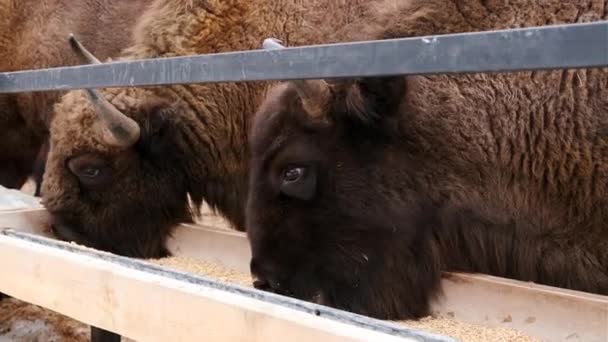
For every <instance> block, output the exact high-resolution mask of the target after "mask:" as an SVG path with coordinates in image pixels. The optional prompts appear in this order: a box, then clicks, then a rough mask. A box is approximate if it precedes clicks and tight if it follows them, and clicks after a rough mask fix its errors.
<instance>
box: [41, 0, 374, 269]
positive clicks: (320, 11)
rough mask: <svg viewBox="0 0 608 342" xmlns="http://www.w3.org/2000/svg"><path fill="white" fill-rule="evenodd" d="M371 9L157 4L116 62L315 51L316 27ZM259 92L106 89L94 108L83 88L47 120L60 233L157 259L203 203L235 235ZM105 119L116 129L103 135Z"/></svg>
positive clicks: (328, 1) (239, 88)
mask: <svg viewBox="0 0 608 342" xmlns="http://www.w3.org/2000/svg"><path fill="white" fill-rule="evenodd" d="M368 2H369V1H365V0H356V1H352V0H340V1H336V0H313V1H305V2H302V1H281V2H276V1H274V0H262V1H250V0H238V1H236V0H222V1H220V0H207V1H202V0H157V1H155V2H154V3H153V4H152V5H151V7H150V9H149V10H148V11H146V12H145V13H144V14H143V15H142V19H141V20H140V22H139V23H138V24H137V26H136V29H135V33H134V39H135V43H134V44H133V46H131V47H129V48H128V49H126V50H125V52H124V54H123V55H122V57H121V58H122V59H125V60H126V59H139V58H156V57H170V56H177V55H193V54H203V53H213V52H225V51H235V50H250V49H259V44H260V40H261V39H262V37H266V36H269V35H271V36H276V37H278V38H281V39H283V40H284V41H285V42H286V43H287V44H294V45H302V44H309V43H321V42H323V41H324V40H325V37H324V36H323V35H320V34H318V32H320V31H321V28H322V27H327V26H328V25H331V26H333V25H338V26H342V25H345V24H346V23H348V22H350V21H352V20H353V19H354V18H356V17H358V16H361V15H363V13H364V12H365V10H364V9H363V7H362V6H360V4H361V3H368ZM83 45H84V46H85V47H86V46H87V44H86V42H83ZM267 87H268V85H267V83H265V82H257V83H239V84H237V83H230V84H197V85H174V86H166V87H141V88H120V89H105V90H102V91H100V92H99V93H98V94H100V95H95V96H93V97H94V98H95V97H96V98H97V99H98V100H99V101H97V100H95V101H96V102H97V103H98V105H93V104H92V102H91V98H90V97H89V95H90V94H89V95H87V92H85V91H72V92H69V93H68V94H66V95H65V96H64V97H63V98H62V101H61V102H60V103H58V104H57V106H56V107H55V115H54V117H53V120H52V122H51V128H50V131H51V134H50V142H51V144H50V151H49V157H48V161H47V169H46V174H45V180H44V184H43V202H44V205H45V206H46V208H47V209H48V210H49V211H50V213H51V214H52V216H53V221H54V222H53V226H54V229H55V231H56V233H57V235H59V236H60V237H62V238H64V239H68V240H74V241H76V242H79V243H82V244H85V245H88V246H92V247H95V248H98V249H102V250H106V251H110V252H114V253H117V254H122V255H126V256H135V257H148V258H151V257H160V256H164V255H166V254H167V253H168V252H167V250H166V248H165V239H166V237H167V236H168V234H169V233H170V231H171V228H172V227H173V226H174V225H175V224H177V223H179V222H184V221H189V220H191V219H192V215H194V214H196V213H197V210H198V208H199V205H200V204H201V202H202V201H203V200H204V201H205V202H207V203H208V204H209V205H210V206H211V207H213V208H215V209H217V210H218V211H219V212H220V213H221V214H223V215H225V216H226V217H227V218H228V219H229V220H230V222H231V223H232V224H233V226H234V227H235V228H236V229H239V230H244V228H245V224H244V210H245V205H244V203H245V201H246V196H247V173H248V168H247V130H248V127H249V119H250V117H251V115H252V114H253V113H254V112H255V109H256V108H257V106H258V105H259V103H260V102H261V100H262V99H263V97H264V94H265V91H266V89H267ZM101 102H103V105H102V106H100V105H99V103H101ZM102 112H103V113H106V114H109V115H111V116H112V117H113V118H114V119H113V120H115V121H117V122H122V123H121V124H117V125H114V126H113V127H114V128H111V129H108V125H107V124H106V122H107V121H104V120H105V119H103V118H102V119H101V120H100V119H99V115H100V114H102ZM110 126H112V125H110ZM121 127H122V128H125V127H126V129H117V128H121Z"/></svg>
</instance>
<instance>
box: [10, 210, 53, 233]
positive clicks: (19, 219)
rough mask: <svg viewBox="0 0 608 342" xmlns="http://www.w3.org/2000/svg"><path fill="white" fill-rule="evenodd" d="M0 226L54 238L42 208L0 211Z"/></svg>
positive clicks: (45, 212)
mask: <svg viewBox="0 0 608 342" xmlns="http://www.w3.org/2000/svg"><path fill="white" fill-rule="evenodd" d="M0 226H1V227H11V228H13V229H16V230H19V231H21V232H25V233H31V234H36V235H41V236H45V237H49V238H52V237H54V235H53V232H52V231H51V226H50V223H49V214H48V212H47V211H46V210H45V209H44V208H41V209H10V210H0Z"/></svg>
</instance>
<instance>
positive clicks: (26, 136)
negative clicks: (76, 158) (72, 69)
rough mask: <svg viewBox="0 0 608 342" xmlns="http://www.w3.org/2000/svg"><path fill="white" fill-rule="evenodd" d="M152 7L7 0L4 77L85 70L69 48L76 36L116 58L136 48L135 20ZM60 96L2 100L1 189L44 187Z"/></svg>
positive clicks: (0, 20)
mask: <svg viewBox="0 0 608 342" xmlns="http://www.w3.org/2000/svg"><path fill="white" fill-rule="evenodd" d="M150 2H151V0H135V1H121V0H95V1H84V2H77V3H74V1H68V0H60V1H56V0H55V1H50V0H1V1H0V71H2V72H6V71H16V70H24V69H39V68H48V67H58V66H65V65H76V64H79V59H78V58H77V56H75V55H74V53H73V52H72V51H70V49H69V46H68V45H67V37H68V34H69V33H72V32H73V33H75V34H76V35H77V36H78V37H79V38H80V39H81V40H82V41H83V42H84V43H85V44H87V45H88V46H90V47H91V49H92V50H93V52H94V53H95V54H97V55H98V56H99V57H101V58H104V59H105V58H107V57H111V56H116V55H118V54H119V52H120V51H121V50H122V49H123V48H125V47H127V46H128V45H130V44H131V32H132V29H133V25H134V24H133V23H134V18H136V17H138V16H139V15H140V14H141V13H142V12H143V11H144V9H145V6H146V5H147V4H149V3H150ZM60 95H61V93H60V92H39V93H19V94H0V185H2V186H5V187H8V188H20V187H21V186H23V184H24V183H25V181H26V180H27V178H28V177H29V176H30V175H31V174H32V173H34V175H35V178H36V180H37V182H39V181H40V176H41V172H44V168H42V165H43V163H44V161H45V159H46V158H45V148H41V145H42V144H43V142H44V141H45V139H46V137H47V135H48V125H49V124H50V121H51V117H52V112H53V104H54V103H55V102H56V101H57V100H58V99H59V97H60ZM39 152H40V153H39ZM39 154H40V155H39ZM38 155H39V156H38ZM37 156H38V157H37ZM36 159H38V162H35V161H36ZM35 164H37V165H36V166H34V165H35ZM34 169H35V170H34ZM37 192H38V193H39V189H37Z"/></svg>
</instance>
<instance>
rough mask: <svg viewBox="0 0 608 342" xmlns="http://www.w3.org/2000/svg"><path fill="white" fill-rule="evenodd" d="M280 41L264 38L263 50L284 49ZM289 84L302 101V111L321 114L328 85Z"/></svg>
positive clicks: (301, 81)
mask: <svg viewBox="0 0 608 342" xmlns="http://www.w3.org/2000/svg"><path fill="white" fill-rule="evenodd" d="M281 43H282V41H281V40H279V39H277V38H266V39H264V42H263V43H262V48H263V49H264V50H273V49H284V48H285V46H283V45H282V44H281ZM291 83H292V84H293V85H294V88H295V89H296V91H297V92H298V95H299V96H300V99H301V100H302V106H303V107H304V109H305V110H306V111H307V112H309V113H310V114H312V115H313V116H319V115H321V114H322V113H323V108H324V107H325V105H326V104H327V102H328V101H329V95H330V93H329V85H328V84H327V82H325V81H324V80H292V81H291Z"/></svg>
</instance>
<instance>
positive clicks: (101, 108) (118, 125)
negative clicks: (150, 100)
mask: <svg viewBox="0 0 608 342" xmlns="http://www.w3.org/2000/svg"><path fill="white" fill-rule="evenodd" d="M70 45H71V46H72V48H73V49H74V50H75V51H76V52H77V53H78V54H80V56H82V57H83V58H84V59H85V60H86V61H87V62H89V63H91V64H101V62H100V61H99V59H97V58H96V57H95V56H94V55H93V54H92V53H91V52H89V51H88V50H87V49H86V48H85V47H84V46H83V45H82V44H81V43H80V42H79V41H78V40H77V39H76V37H74V35H73V34H70ZM85 90H86V94H87V95H88V98H89V100H90V101H91V104H92V105H93V107H94V108H95V113H96V114H97V115H98V116H99V117H100V118H101V121H102V122H103V123H104V125H105V126H106V128H107V133H108V134H106V135H105V139H106V141H107V142H108V143H110V144H112V145H115V146H119V147H129V146H131V145H133V144H135V143H136V142H137V140H139V134H140V129H139V125H138V124H137V122H135V120H133V119H131V118H129V117H128V116H126V115H125V114H123V113H122V112H121V111H119V110H118V109H117V108H116V107H115V106H114V105H113V104H111V103H110V102H109V101H108V100H106V99H105V98H104V97H103V95H102V94H101V93H100V92H99V91H98V90H96V89H85Z"/></svg>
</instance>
